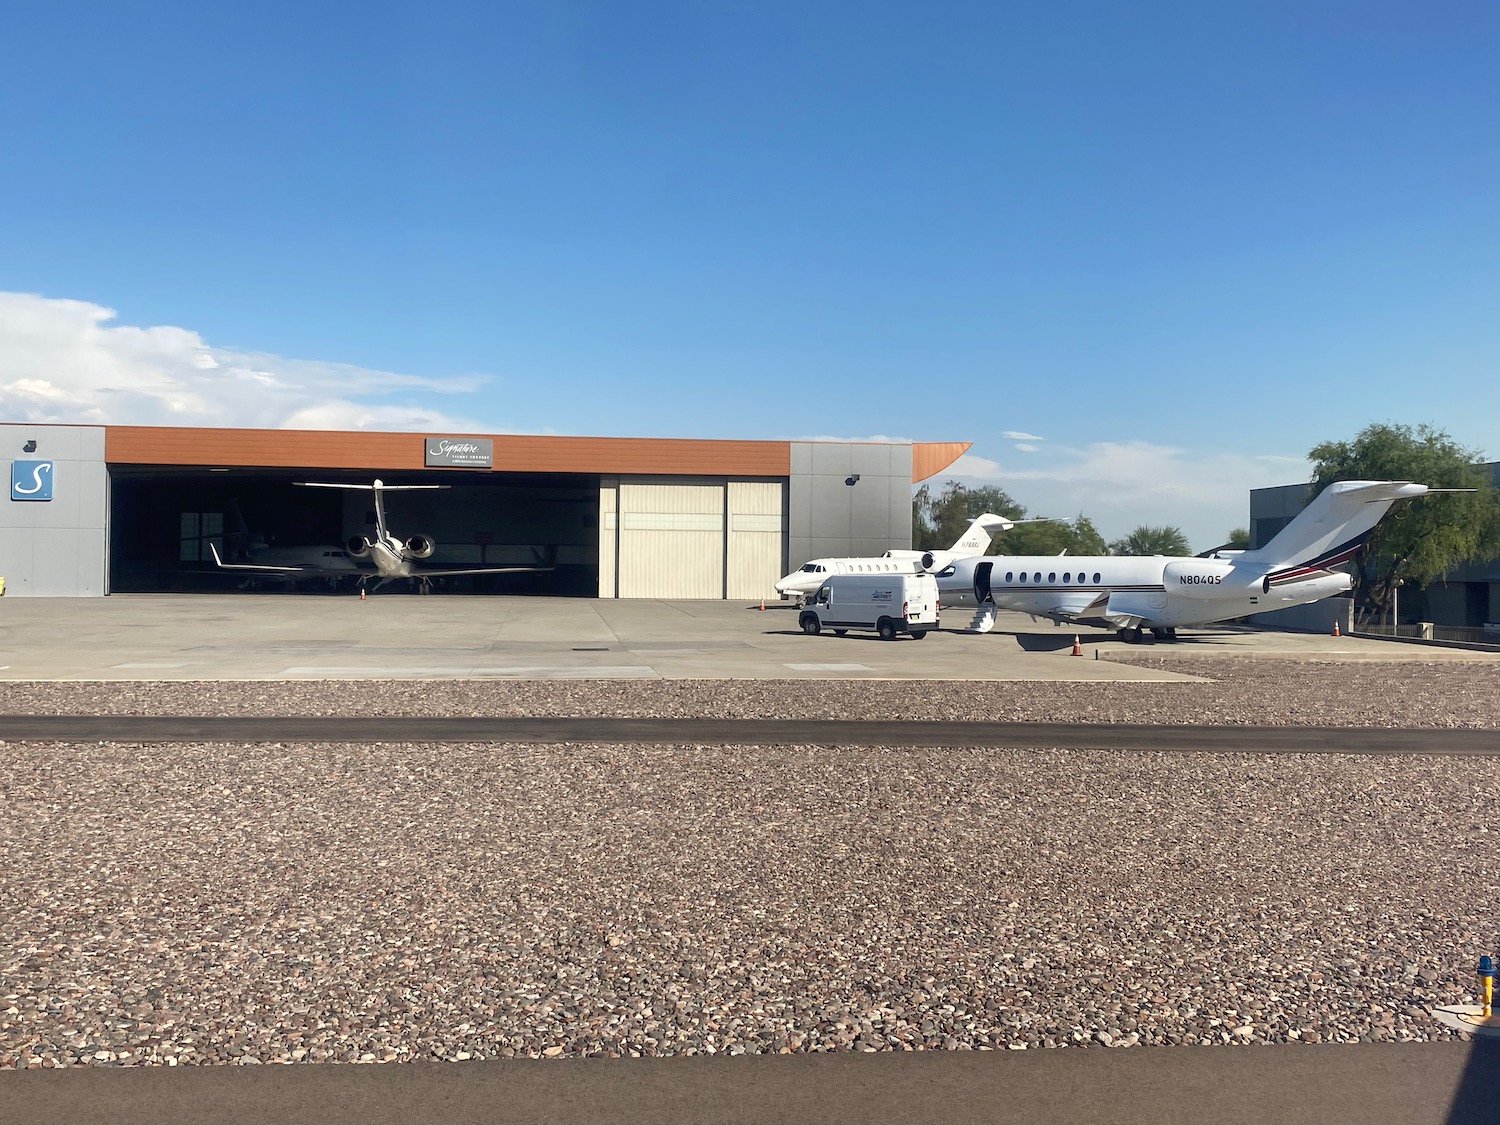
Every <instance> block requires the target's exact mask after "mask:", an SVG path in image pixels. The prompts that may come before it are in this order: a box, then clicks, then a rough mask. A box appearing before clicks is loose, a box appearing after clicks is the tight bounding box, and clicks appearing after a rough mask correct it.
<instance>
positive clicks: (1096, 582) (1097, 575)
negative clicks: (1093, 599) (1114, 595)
mask: <svg viewBox="0 0 1500 1125" xmlns="http://www.w3.org/2000/svg"><path fill="white" fill-rule="evenodd" d="M1098 582H1099V572H1098V571H1097V570H1096V571H1094V583H1095V585H1097V584H1098Z"/></svg>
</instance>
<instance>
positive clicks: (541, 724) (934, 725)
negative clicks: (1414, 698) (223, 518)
mask: <svg viewBox="0 0 1500 1125" xmlns="http://www.w3.org/2000/svg"><path fill="white" fill-rule="evenodd" d="M0 740H5V741H54V742H78V741H85V742H372V743H373V742H546V743H552V742H612V743H643V742H649V743H671V744H678V745H680V744H684V743H714V744H730V745H734V744H738V745H747V744H753V745H820V746H1011V747H1027V746H1049V747H1062V748H1065V749H1079V750H1092V749H1113V750H1180V751H1206V752H1216V753H1223V752H1228V751H1241V752H1244V751H1249V752H1256V753H1326V754H1475V755H1493V754H1500V730H1471V729H1453V728H1445V729H1433V728H1413V729H1396V728H1389V727H1293V726H1264V727H1260V726H1201V727H1200V726H1151V725H1136V724H1127V723H1087V724H1084V723H1005V722H931V721H923V722H903V721H858V720H828V719H823V720H800V719H796V720H794V719H621V718H597V719H596V718H442V717H387V718H376V717H366V716H344V717H338V716H317V717H262V716H233V717H185V716H156V715H4V716H0Z"/></svg>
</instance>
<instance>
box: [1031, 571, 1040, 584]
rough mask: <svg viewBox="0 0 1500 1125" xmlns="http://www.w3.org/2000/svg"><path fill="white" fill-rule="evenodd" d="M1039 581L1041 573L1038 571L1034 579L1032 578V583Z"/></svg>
mask: <svg viewBox="0 0 1500 1125" xmlns="http://www.w3.org/2000/svg"><path fill="white" fill-rule="evenodd" d="M1041 580H1042V572H1041V571H1040V570H1039V571H1037V572H1036V577H1034V578H1033V579H1032V581H1033V582H1040V581H1041Z"/></svg>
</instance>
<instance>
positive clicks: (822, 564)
mask: <svg viewBox="0 0 1500 1125" xmlns="http://www.w3.org/2000/svg"><path fill="white" fill-rule="evenodd" d="M1022 522H1025V521H1022ZM1015 526H1016V521H1015V520H1008V519H1006V518H1005V517H1004V516H997V515H994V514H993V513H990V512H986V513H985V514H984V515H982V516H976V517H975V518H974V520H973V522H972V523H970V524H969V528H968V530H967V531H965V532H964V533H963V535H961V536H960V537H959V539H958V542H956V543H954V544H953V546H951V547H949V548H948V549H947V550H946V551H906V550H892V551H887V552H886V553H885V554H883V555H880V556H878V557H873V558H848V559H813V560H812V561H811V562H807V563H803V564H802V566H801V567H799V568H798V569H797V570H794V571H792V572H791V573H790V574H788V575H785V576H784V577H783V578H781V580H780V581H778V582H777V583H776V592H777V593H779V594H783V595H787V594H790V595H791V596H792V597H794V598H796V599H797V600H798V601H803V600H805V599H807V598H808V597H810V596H811V595H813V594H815V593H817V591H818V587H820V586H822V585H823V583H824V581H826V580H827V578H828V576H829V575H830V574H923V573H925V572H927V571H932V570H941V569H942V568H943V567H945V566H947V565H948V564H949V563H951V562H952V561H953V560H954V559H962V558H967V557H968V556H969V555H982V554H984V552H985V551H986V550H988V548H989V545H990V536H992V535H993V534H994V533H995V532H997V531H1009V530H1010V529H1011V528H1013V527H1015Z"/></svg>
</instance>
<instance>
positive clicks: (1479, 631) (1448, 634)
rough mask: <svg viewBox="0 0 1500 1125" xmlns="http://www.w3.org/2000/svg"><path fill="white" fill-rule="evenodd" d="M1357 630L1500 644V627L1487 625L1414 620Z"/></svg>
mask: <svg viewBox="0 0 1500 1125" xmlns="http://www.w3.org/2000/svg"><path fill="white" fill-rule="evenodd" d="M1355 631H1356V632H1359V633H1363V634H1365V635H1366V636H1369V637H1410V638H1412V639H1413V640H1420V641H1460V642H1462V643H1464V644H1471V645H1500V628H1496V627H1494V626H1490V625H1486V626H1484V627H1482V628H1469V627H1466V626H1462V625H1434V624H1433V623H1432V622H1431V621H1414V622H1412V623H1411V624H1409V625H1386V624H1379V623H1375V624H1369V625H1360V626H1358V627H1357V628H1356V630H1355Z"/></svg>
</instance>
